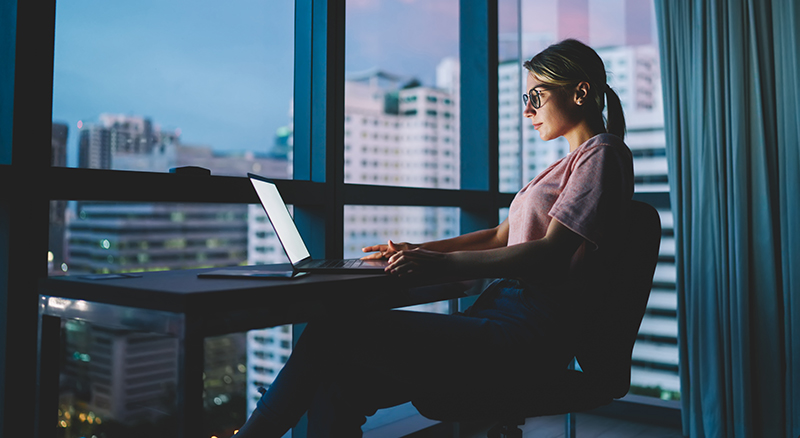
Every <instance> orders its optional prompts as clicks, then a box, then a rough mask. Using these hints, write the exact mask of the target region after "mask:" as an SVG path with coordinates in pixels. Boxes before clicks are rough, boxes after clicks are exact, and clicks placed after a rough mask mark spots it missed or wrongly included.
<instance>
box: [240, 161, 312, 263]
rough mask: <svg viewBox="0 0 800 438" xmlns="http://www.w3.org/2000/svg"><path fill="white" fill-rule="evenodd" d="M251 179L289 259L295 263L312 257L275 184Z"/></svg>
mask: <svg viewBox="0 0 800 438" xmlns="http://www.w3.org/2000/svg"><path fill="white" fill-rule="evenodd" d="M250 181H251V182H252V183H253V187H254V188H255V189H256V193H257V194H258V198H259V199H260V200H261V205H263V206H264V210H265V211H266V212H267V216H269V220H270V222H272V226H273V228H275V234H277V235H278V239H280V241H281V245H283V249H284V250H285V251H286V255H287V256H289V261H291V262H292V264H295V263H297V262H299V261H301V260H303V259H306V258H308V257H311V254H310V253H309V252H308V248H306V244H305V243H303V238H302V237H300V232H299V231H297V226H295V224H294V221H293V220H292V217H291V216H289V210H288V209H287V208H286V204H285V203H284V202H283V198H281V194H280V193H278V188H277V187H275V184H273V183H271V182H267V181H263V180H260V179H256V178H252V177H251V178H250Z"/></svg>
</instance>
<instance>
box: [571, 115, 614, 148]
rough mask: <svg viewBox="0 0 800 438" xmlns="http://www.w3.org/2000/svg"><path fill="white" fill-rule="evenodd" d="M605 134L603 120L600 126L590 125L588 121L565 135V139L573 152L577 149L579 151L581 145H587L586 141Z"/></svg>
mask: <svg viewBox="0 0 800 438" xmlns="http://www.w3.org/2000/svg"><path fill="white" fill-rule="evenodd" d="M605 132H606V130H605V127H603V126H602V120H601V122H600V124H599V125H598V124H597V123H589V121H588V120H584V121H583V122H581V123H579V124H578V125H577V126H575V127H574V128H573V129H572V130H571V131H570V132H568V133H566V134H564V138H565V139H567V141H568V142H569V151H570V152H572V151H574V150H575V149H578V147H580V145H582V144H584V143H586V141H587V140H589V139H590V138H592V137H594V136H595V135H598V134H604V133H605Z"/></svg>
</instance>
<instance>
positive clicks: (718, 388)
mask: <svg viewBox="0 0 800 438" xmlns="http://www.w3.org/2000/svg"><path fill="white" fill-rule="evenodd" d="M656 11H657V14H658V32H659V44H660V48H661V69H662V83H663V92H664V108H665V126H666V132H667V159H668V163H669V178H670V186H671V187H670V188H671V195H670V196H671V201H672V209H673V214H674V215H675V241H676V268H677V289H678V324H679V336H678V338H679V348H680V356H681V357H680V373H681V401H682V408H683V429H684V430H683V432H684V434H685V435H689V436H692V437H706V436H708V437H728V436H735V437H752V436H764V437H767V436H769V437H781V436H786V437H787V438H795V437H797V436H798V435H800V406H799V405H800V231H799V230H798V225H797V224H800V176H799V175H800V97H799V96H800V92H799V91H798V90H800V61H799V60H798V58H800V46H799V45H800V31H799V29H800V7H799V6H798V5H797V3H796V2H794V1H793V0H772V1H763V0H730V1H726V2H719V1H714V0H688V1H668V0H656Z"/></svg>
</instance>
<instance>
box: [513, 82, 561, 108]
mask: <svg viewBox="0 0 800 438" xmlns="http://www.w3.org/2000/svg"><path fill="white" fill-rule="evenodd" d="M563 86H564V85H555V86H547V85H537V86H536V87H534V88H533V89H531V91H529V92H527V93H525V94H523V95H522V103H523V104H524V105H525V106H528V101H529V100H530V101H531V106H532V107H533V109H539V108H541V107H542V90H554V89H556V88H560V87H563Z"/></svg>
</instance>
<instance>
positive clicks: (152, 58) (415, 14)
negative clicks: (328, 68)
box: [53, 0, 626, 166]
mask: <svg viewBox="0 0 800 438" xmlns="http://www.w3.org/2000/svg"><path fill="white" fill-rule="evenodd" d="M561 1H562V2H565V3H567V4H568V3H573V2H576V1H577V2H579V3H580V2H583V4H584V5H586V4H587V0H561ZM625 1H626V0H590V1H589V2H588V4H589V8H588V9H589V11H586V10H585V9H586V7H585V6H584V11H575V13H574V14H569V17H571V19H569V20H566V21H564V20H562V21H561V22H560V26H561V29H559V30H558V32H557V29H556V27H557V26H558V24H557V23H559V21H558V20H557V17H558V10H557V6H555V3H554V2H552V1H541V0H536V1H533V0H526V1H524V2H523V16H524V17H525V20H524V24H523V29H524V31H525V32H532V33H544V34H548V33H549V34H554V35H555V34H556V33H558V34H562V33H565V32H567V33H568V32H569V31H568V30H567V29H565V28H566V27H571V26H575V28H576V29H577V30H576V31H577V32H584V33H586V32H587V31H586V26H587V22H588V21H587V19H586V14H587V12H591V13H593V14H594V16H593V17H595V21H596V20H597V17H600V18H601V19H602V20H604V21H609V20H610V21H611V22H607V24H611V26H609V28H610V29H617V30H611V31H598V30H597V26H594V31H593V32H589V33H586V34H587V35H588V36H589V37H590V39H593V40H597V43H598V44H602V45H607V44H619V42H615V41H613V40H616V39H620V38H622V37H621V36H620V35H617V33H619V32H620V31H619V29H620V28H624V26H622V25H618V26H614V24H616V23H614V21H618V20H620V18H619V17H620V16H621V14H619V13H617V14H613V12H608V11H609V10H611V11H613V10H615V9H616V10H617V11H619V10H621V9H622V8H623V7H624V4H625ZM598 3H602V4H603V5H602V6H603V7H597V4H598ZM56 5H57V6H56V7H57V10H56V51H55V73H54V84H53V120H54V121H56V122H63V123H67V124H68V125H69V130H70V140H69V144H68V149H69V157H68V163H69V165H71V166H74V165H76V164H77V133H78V128H77V122H78V121H79V120H81V121H83V122H84V123H91V122H95V121H97V118H98V116H99V115H100V114H101V113H104V112H105V113H115V114H128V115H136V116H146V117H149V118H150V119H151V120H152V121H153V122H154V123H156V124H158V125H160V126H161V127H162V129H165V130H174V129H180V130H181V141H182V142H183V143H185V144H196V145H206V146H211V147H213V148H214V149H216V150H221V151H225V150H227V151H244V150H253V151H257V152H266V151H268V150H269V148H270V147H271V145H272V144H273V139H274V135H275V132H276V130H277V129H278V128H279V127H281V126H285V125H286V124H288V122H289V108H290V102H291V99H292V83H293V63H294V55H293V51H294V33H293V32H294V30H293V28H294V2H292V1H278V0H272V1H264V0H235V1H232V2H228V3H224V7H222V4H221V3H219V2H216V1H213V2H212V1H210V0H169V1H164V0H140V1H138V2H135V3H118V2H108V1H105V0H70V1H59V2H57V3H56ZM593 5H595V6H593ZM607 6H613V7H607ZM515 9H516V0H500V20H499V21H500V23H499V28H500V32H501V33H504V32H505V33H516V27H517V19H516V13H515ZM603 14H605V15H607V17H604V16H603ZM623 19H624V17H623ZM622 23H624V22H621V23H620V24H622ZM590 24H591V23H590ZM589 27H590V29H591V28H592V27H593V26H589ZM604 27H605V26H604ZM604 39H605V40H608V41H605V40H604ZM623 39H624V38H623ZM346 44H347V47H346V64H345V65H346V70H347V72H348V73H352V72H359V71H364V70H367V69H370V68H375V67H378V68H381V69H383V70H386V71H389V72H392V73H396V74H401V75H405V76H413V77H417V78H418V79H420V80H421V81H422V82H423V83H424V84H426V85H433V80H434V75H435V68H436V64H438V63H439V61H440V60H441V59H442V58H445V57H448V56H456V57H457V56H458V0H382V1H381V0H349V1H348V2H347V33H346ZM590 44H591V42H590ZM527 56H529V55H527Z"/></svg>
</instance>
